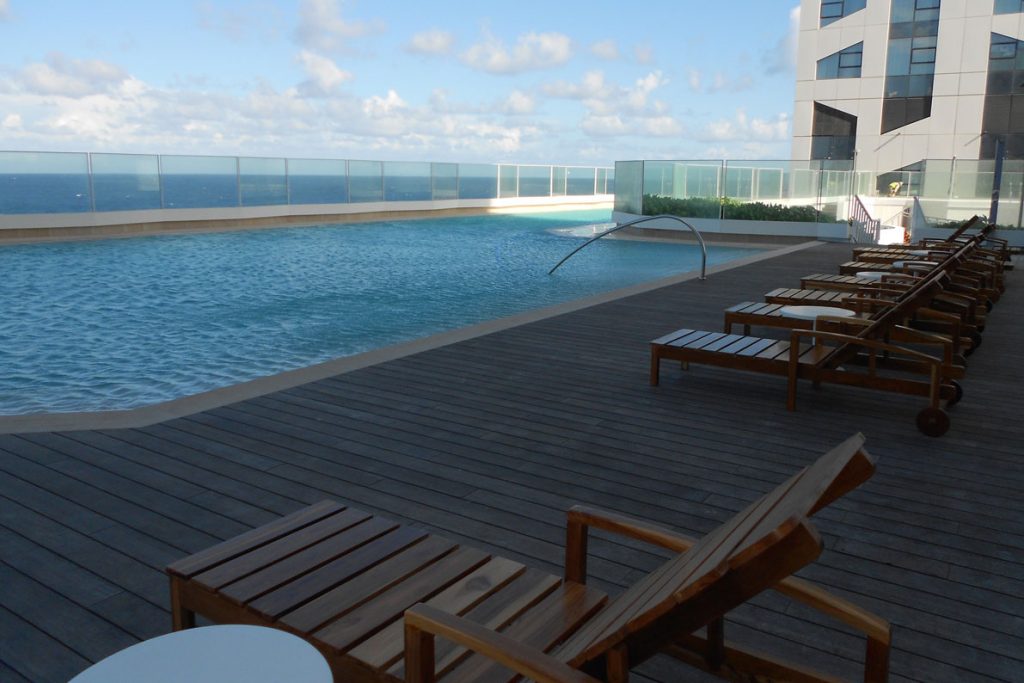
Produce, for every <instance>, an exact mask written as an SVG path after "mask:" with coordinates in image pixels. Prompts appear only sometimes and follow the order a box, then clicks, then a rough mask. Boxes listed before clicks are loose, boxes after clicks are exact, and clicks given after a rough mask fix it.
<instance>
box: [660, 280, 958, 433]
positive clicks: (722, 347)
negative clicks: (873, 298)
mask: <svg viewBox="0 0 1024 683" xmlns="http://www.w3.org/2000/svg"><path fill="white" fill-rule="evenodd" d="M945 277H946V275H945V273H942V272H938V273H936V274H934V275H933V276H931V277H930V278H926V279H923V280H921V281H920V282H919V283H917V284H916V285H914V287H913V288H912V289H911V290H908V291H907V292H906V293H905V294H904V295H903V296H902V298H901V301H900V302H899V303H898V304H896V305H894V306H892V307H889V308H887V309H886V310H885V311H884V312H882V313H880V314H879V315H878V316H877V317H876V318H874V319H873V320H871V321H868V322H867V325H865V326H863V327H862V328H861V329H860V330H859V331H858V332H856V333H852V334H843V333H836V332H826V331H820V330H819V331H811V330H801V329H792V330H791V332H790V339H789V340H788V341H779V340H776V339H765V338H761V337H752V336H749V335H733V334H726V333H715V332H708V331H705V330H693V329H682V330H676V331H675V332H672V333H670V334H668V335H665V336H664V337H660V338H658V339H655V340H653V341H652V342H651V376H650V381H651V384H653V385H657V384H658V382H659V375H660V363H661V360H662V359H663V358H665V359H670V360H678V361H680V362H682V364H683V367H684V368H686V367H688V365H689V364H690V363H698V364H705V365H715V366H719V367H726V368H734V369H738V370H747V371H750V372H759V373H764V374H773V375H780V376H785V377H786V378H787V379H788V392H787V402H786V406H787V408H789V409H790V410H795V409H796V393H797V381H798V380H799V379H808V380H811V381H813V382H814V383H815V384H819V383H822V382H828V383H834V384H844V385H848V386H859V387H864V388H870V389H876V390H881V391H890V392H895V393H903V394H909V395H915V396H927V397H928V407H926V408H924V409H923V410H922V411H920V412H919V413H918V415H917V426H918V429H920V430H921V431H922V432H924V433H925V434H928V435H929V436H941V435H942V434H944V433H945V432H946V431H947V430H948V429H949V416H948V414H947V413H946V412H945V411H944V410H943V409H942V406H943V405H946V406H950V405H953V404H955V403H956V402H957V401H959V400H960V398H961V397H962V395H963V392H962V389H961V388H960V385H959V384H958V383H957V382H956V379H957V377H960V376H962V372H963V368H962V366H958V365H957V364H956V363H955V362H954V360H955V355H954V353H953V346H952V345H951V344H949V343H948V340H944V339H940V338H938V337H936V338H934V339H933V342H934V343H935V344H937V345H939V346H941V348H942V355H941V357H934V356H931V355H928V354H924V353H921V352H919V351H916V350H912V349H908V348H903V347H901V346H898V345H896V344H893V343H891V341H890V340H891V338H892V335H893V334H894V332H896V331H899V333H900V334H905V333H910V332H913V331H909V330H908V331H907V332H904V331H903V330H902V329H899V330H898V329H897V328H898V326H899V325H900V324H901V323H902V321H903V320H904V319H905V318H906V316H907V315H908V314H910V313H912V312H913V311H914V310H916V309H917V308H919V307H921V306H922V305H923V303H922V302H923V301H925V300H927V298H928V297H930V296H932V294H933V293H934V292H935V291H936V290H937V289H938V288H939V287H940V282H941V279H943V278H945ZM914 334H916V335H917V337H918V338H919V339H920V338H921V337H922V335H923V336H925V337H927V335H924V333H914ZM804 340H813V341H814V342H815V343H814V344H809V343H804ZM854 365H857V366H860V365H863V366H864V369H863V370H860V368H856V369H855V368H854V367H853V366H854ZM890 371H897V372H899V373H901V374H897V375H893V374H892V372H890ZM902 373H912V374H913V375H916V377H907V376H905V375H904V374H902Z"/></svg>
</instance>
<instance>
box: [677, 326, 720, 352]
mask: <svg viewBox="0 0 1024 683" xmlns="http://www.w3.org/2000/svg"><path fill="white" fill-rule="evenodd" d="M709 334H714V332H707V331H705V330H694V331H693V332H691V333H690V334H688V335H686V336H685V337H680V338H679V339H677V340H675V341H674V342H671V343H669V344H668V345H667V346H674V347H676V348H682V347H685V346H689V345H690V344H693V343H695V342H699V341H700V340H701V339H704V338H705V337H707V336H708V335H709Z"/></svg>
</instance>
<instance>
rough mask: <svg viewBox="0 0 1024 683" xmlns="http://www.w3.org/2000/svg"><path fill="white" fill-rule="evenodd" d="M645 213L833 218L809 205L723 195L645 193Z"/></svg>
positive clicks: (794, 219)
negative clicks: (732, 197)
mask: <svg viewBox="0 0 1024 683" xmlns="http://www.w3.org/2000/svg"><path fill="white" fill-rule="evenodd" d="M643 213H644V215H645V216H656V215H658V214H671V215H673V216H680V217H682V218H718V217H719V215H721V216H722V217H723V218H728V219H732V220H741V221H790V222H794V223H816V222H819V221H821V222H832V221H833V220H834V218H829V217H828V216H827V215H824V214H821V215H820V218H819V213H818V211H817V210H816V209H815V208H814V207H813V206H783V205H781V204H765V203H764V202H740V201H737V200H735V199H729V198H728V197H724V198H722V199H718V198H716V197H711V198H705V197H688V198H686V199H676V198H674V197H663V196H661V195H653V194H645V195H644V206H643Z"/></svg>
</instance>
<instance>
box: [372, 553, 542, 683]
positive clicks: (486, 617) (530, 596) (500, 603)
mask: <svg viewBox="0 0 1024 683" xmlns="http://www.w3.org/2000/svg"><path fill="white" fill-rule="evenodd" d="M560 585H562V582H561V580H559V579H558V578H557V577H554V576H551V575H550V574H545V573H544V572H541V571H539V570H537V569H533V568H530V569H527V570H526V571H525V572H524V573H523V575H522V576H520V577H519V578H517V579H516V580H514V581H513V582H512V583H511V584H509V585H508V586H506V587H505V588H503V589H502V590H500V591H498V592H497V593H494V594H492V595H489V596H488V597H487V598H486V599H485V600H484V601H483V602H482V603H480V604H479V605H477V606H476V607H474V608H473V609H471V610H470V611H469V612H467V613H466V614H464V615H463V616H464V617H465V618H466V619H468V620H470V621H473V622H475V623H478V624H482V625H484V626H486V627H487V628H489V629H491V630H492V631H503V630H504V629H505V628H506V627H507V626H508V625H509V624H511V623H512V622H513V621H515V620H516V619H517V618H518V617H519V616H520V615H522V614H525V613H526V612H528V611H529V610H531V609H533V607H534V605H536V604H537V603H539V602H540V601H541V600H543V599H544V598H545V597H547V596H548V595H549V594H551V593H552V591H554V590H556V589H557V588H558V587H559V586H560ZM467 654H468V651H467V650H466V649H465V648H463V647H461V646H458V645H455V644H454V643H452V642H451V641H448V640H443V639H442V640H438V641H435V643H434V657H435V661H436V665H435V667H434V670H435V671H436V672H437V674H438V675H439V676H441V675H443V674H444V673H446V672H448V671H449V670H451V669H452V668H453V667H454V666H455V665H456V664H457V663H458V662H460V661H461V660H463V659H465V657H466V655H467ZM388 673H389V674H391V675H392V676H394V677H395V678H397V679H399V680H405V662H404V660H403V661H402V662H397V663H395V664H394V665H392V667H391V668H390V669H388Z"/></svg>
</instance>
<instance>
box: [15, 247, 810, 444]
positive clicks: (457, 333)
mask: <svg viewBox="0 0 1024 683" xmlns="http://www.w3.org/2000/svg"><path fill="white" fill-rule="evenodd" d="M817 244H820V242H817V241H808V242H803V243H801V244H796V245H790V246H787V247H782V248H780V249H775V250H772V251H768V252H765V253H761V254H755V255H753V256H748V257H746V258H742V259H737V260H735V261H730V262H728V263H724V264H722V265H719V266H713V267H711V268H709V269H708V271H707V274H708V276H709V277H710V276H713V275H714V274H715V273H722V272H725V271H727V270H732V269H734V268H742V267H743V266H746V265H749V264H751V263H757V262H759V261H765V260H768V259H772V258H776V257H778V256H783V255H785V254H789V253H792V252H795V251H800V250H803V249H807V248H809V247H813V246H816V245H817ZM699 277H700V272H699V271H689V272H686V273H682V274H680V275H673V276H670V277H667V278H662V279H660V280H654V281H651V282H645V283H641V284H638V285H633V286H631V287H625V288H622V289H617V290H614V291H611V292H605V293H604V294H598V295H595V296H592V297H587V298H584V299H577V300H575V301H569V302H566V303H564V304H558V305H556V306H549V307H546V308H540V309H537V310H533V311H527V312H525V313H519V314H517V315H513V316H508V317H505V318H499V319H497V320H490V321H487V322H483V323H478V324H476V325H470V326H468V327H463V328H460V329H456V330H449V331H447V332H441V333H439V334H435V335H431V336H429V337H424V338H422V339H415V340H412V341H408V342H403V343H401V344H394V345H392V346H386V347H384V348H380V349H376V350H374V351H367V352H366V353H361V354H358V355H355V356H347V357H344V358H337V359H334V360H330V361H327V362H324V363H318V364H317V365H311V366H309V367H305V368H300V369H298V370H290V371H288V372H282V373H278V374H276V375H270V376H268V377H261V378H259V379H254V380H251V381H248V382H243V383H242V384H236V385H232V386H229V387H222V388H220V389H214V390H212V391H207V392H203V393H200V394H194V395H192V396H185V397H182V398H179V399H175V400H173V401H167V402H164V403H157V404H154V405H149V406H144V407H141V408H136V409H132V410H110V411H102V412H81V413H35V414H31V415H7V416H0V434H15V433H29V432H53V431H68V430H78V429H130V428H137V427H145V426H147V425H151V424H156V423H157V422H163V421H165V420H172V419H175V418H179V417H184V416H186V415H192V414H194V413H199V412H202V411H204V410H211V409H213V408H218V407H220V406H224V405H228V404H230V403H237V402H238V401H244V400H246V399H250V398H255V397H257V396H263V395H266V394H270V393H273V392H275V391H282V390H285V389H291V388H293V387H297V386H299V385H302V384H307V383H309V382H315V381H317V380H321V379H326V378H327V377H333V376H335V375H340V374H343V373H346V372H351V371H353V370H358V369H360V368H365V367H369V366H371V365H376V364H378V363H384V362H387V361H389V360H394V359H396V358H402V357H404V356H411V355H413V354H416V353H421V352H423V351H429V350H431V349H436V348H440V347H442V346H447V345H448V344H454V343H457V342H460V341H465V340H467V339H473V338H474V337H481V336H484V335H487V334H491V333H493V332H499V331H501V330H505V329H509V328H511V327H516V326H518V325H525V324H527V323H532V322H536V321H538V320H544V319H545V318H551V317H554V316H557V315H561V314H563V313H569V312H570V311H576V310H580V309H582V308H587V307H590V306H596V305H598V304H603V303H607V302H609V301H614V300H616V299H621V298H624V297H628V296H632V295H634V294H640V293H642V292H648V291H651V290H654V289H659V288H661V287H667V286H669V285H673V284H676V283H679V282H685V281H687V280H695V279H697V278H699Z"/></svg>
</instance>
